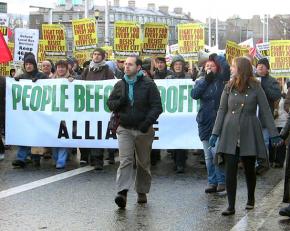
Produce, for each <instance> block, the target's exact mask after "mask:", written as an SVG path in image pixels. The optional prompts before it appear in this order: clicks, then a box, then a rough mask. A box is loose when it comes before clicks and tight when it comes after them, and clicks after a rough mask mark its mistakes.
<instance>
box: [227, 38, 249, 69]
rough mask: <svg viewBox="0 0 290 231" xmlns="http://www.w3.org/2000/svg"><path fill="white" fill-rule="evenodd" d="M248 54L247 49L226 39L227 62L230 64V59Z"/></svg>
mask: <svg viewBox="0 0 290 231" xmlns="http://www.w3.org/2000/svg"><path fill="white" fill-rule="evenodd" d="M247 54H249V49H248V48H245V47H241V46H240V45H238V44H237V43H236V42H233V41H227V44H226V59H227V61H228V63H229V64H232V61H233V59H234V58H236V57H241V56H245V55H247Z"/></svg>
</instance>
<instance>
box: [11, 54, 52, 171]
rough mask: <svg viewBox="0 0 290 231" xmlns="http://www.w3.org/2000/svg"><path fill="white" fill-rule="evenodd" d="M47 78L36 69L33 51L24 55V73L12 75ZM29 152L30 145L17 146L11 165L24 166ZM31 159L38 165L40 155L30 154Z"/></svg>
mask: <svg viewBox="0 0 290 231" xmlns="http://www.w3.org/2000/svg"><path fill="white" fill-rule="evenodd" d="M46 78H48V77H47V76H46V75H45V74H43V73H42V72H40V71H38V69H37V63H36V60H35V56H34V54H33V53H31V52H28V53H26V54H25V55H24V73H23V74H21V75H19V76H16V77H14V79H15V80H16V81H19V79H31V80H32V82H35V81H37V80H38V79H46ZM30 153H31V147H28V146H18V151H17V155H16V160H14V161H13V162H12V165H13V166H15V167H21V168H23V167H25V165H26V164H25V160H26V157H27V156H28V155H29V154H30ZM31 159H32V160H33V163H34V166H36V167H38V166H39V165H40V156H39V155H31Z"/></svg>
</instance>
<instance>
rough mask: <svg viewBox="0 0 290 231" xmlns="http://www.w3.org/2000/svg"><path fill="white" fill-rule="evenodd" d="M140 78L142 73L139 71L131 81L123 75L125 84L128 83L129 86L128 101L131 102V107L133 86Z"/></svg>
mask: <svg viewBox="0 0 290 231" xmlns="http://www.w3.org/2000/svg"><path fill="white" fill-rule="evenodd" d="M141 77H143V73H142V71H139V72H138V73H137V75H136V76H135V77H134V78H133V79H130V78H129V77H128V75H126V74H125V75H124V79H125V81H126V83H128V85H129V93H128V97H129V100H130V102H131V105H133V103H134V85H135V83H136V82H137V81H138V79H140V78H141Z"/></svg>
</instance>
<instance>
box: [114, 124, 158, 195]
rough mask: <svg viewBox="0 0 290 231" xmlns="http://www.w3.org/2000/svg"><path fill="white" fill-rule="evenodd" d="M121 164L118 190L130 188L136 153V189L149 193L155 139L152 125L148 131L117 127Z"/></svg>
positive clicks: (138, 191)
mask: <svg viewBox="0 0 290 231" xmlns="http://www.w3.org/2000/svg"><path fill="white" fill-rule="evenodd" d="M117 136H118V144H119V158H120V166H119V168H118V171H117V180H116V182H117V190H118V192H120V191H122V190H125V189H126V190H129V188H130V186H131V184H132V182H133V174H134V170H133V161H134V152H135V154H136V165H137V171H136V177H135V191H136V192H137V193H148V192H149V190H150V186H151V173H150V152H151V148H152V142H153V139H154V130H153V127H152V126H151V127H150V128H149V129H148V132H147V133H142V132H140V131H138V130H134V129H126V128H124V127H122V126H119V127H118V129H117Z"/></svg>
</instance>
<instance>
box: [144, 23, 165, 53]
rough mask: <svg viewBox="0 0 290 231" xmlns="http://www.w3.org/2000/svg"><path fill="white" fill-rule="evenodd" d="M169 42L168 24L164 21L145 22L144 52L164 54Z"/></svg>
mask: <svg viewBox="0 0 290 231" xmlns="http://www.w3.org/2000/svg"><path fill="white" fill-rule="evenodd" d="M167 44H168V26H167V25H166V24H163V23H145V25H144V40H143V46H142V54H143V55H144V56H152V55H155V56H164V57H165V55H166V46H167Z"/></svg>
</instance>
